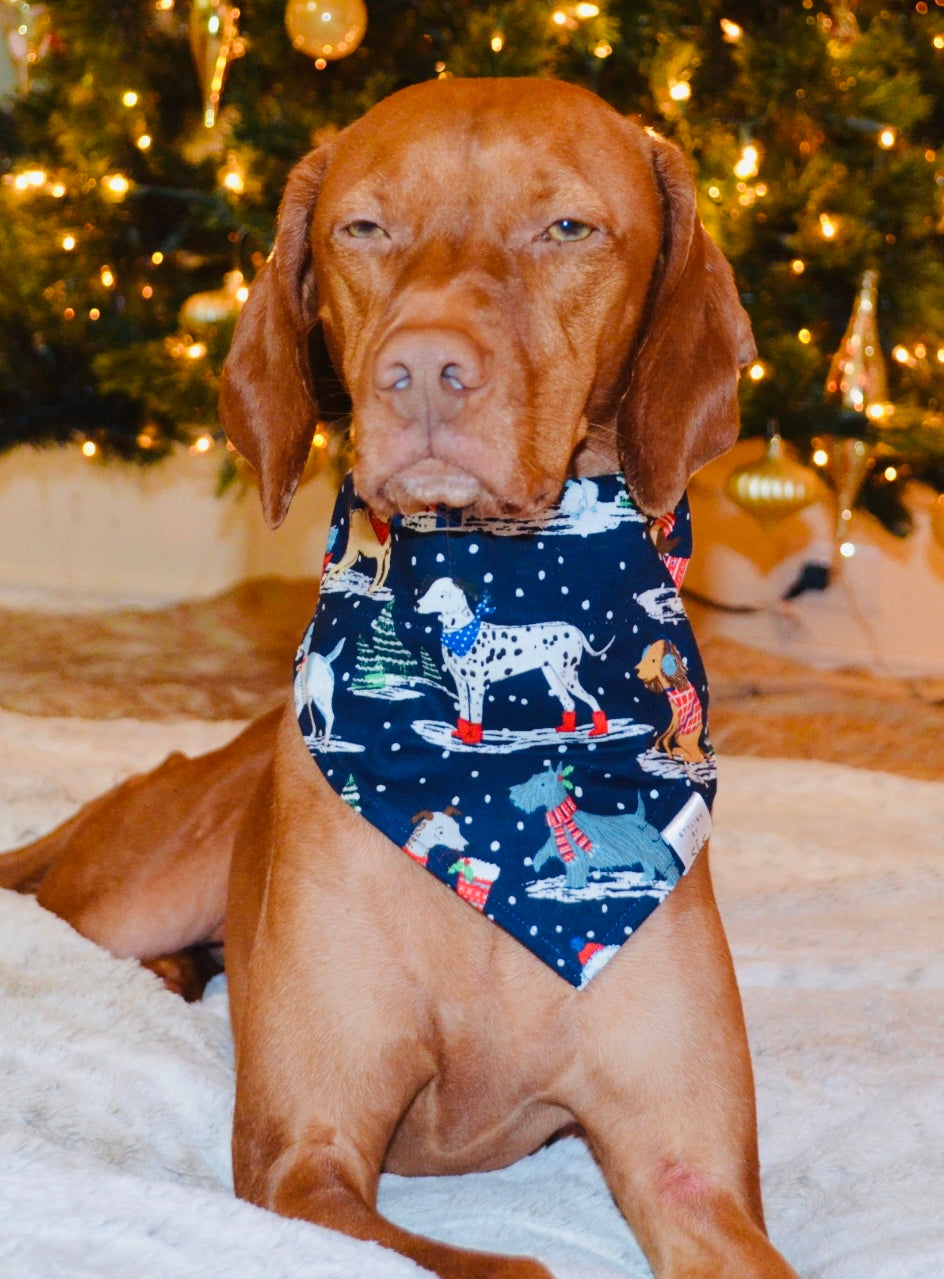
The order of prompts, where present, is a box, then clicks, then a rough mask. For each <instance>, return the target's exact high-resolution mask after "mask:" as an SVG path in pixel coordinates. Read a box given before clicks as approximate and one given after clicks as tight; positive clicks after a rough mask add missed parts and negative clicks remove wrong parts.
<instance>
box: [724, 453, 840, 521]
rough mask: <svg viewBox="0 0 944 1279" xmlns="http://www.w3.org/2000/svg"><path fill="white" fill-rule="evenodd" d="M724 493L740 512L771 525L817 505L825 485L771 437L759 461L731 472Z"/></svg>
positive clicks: (824, 491)
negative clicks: (742, 511) (806, 507)
mask: <svg viewBox="0 0 944 1279" xmlns="http://www.w3.org/2000/svg"><path fill="white" fill-rule="evenodd" d="M724 490H725V492H726V493H727V495H728V497H729V498H730V499H731V501H732V502H735V503H736V504H737V505H738V506H740V507H741V509H742V510H745V511H748V512H749V513H750V514H751V515H754V516H756V517H757V519H759V520H760V522H761V523H762V524H763V525H765V526H771V525H773V524H775V523H777V521H778V520H783V519H786V517H787V516H788V515H793V514H795V513H796V512H797V511H802V510H803V508H804V507H805V506H809V505H810V504H811V503H812V502H818V501H819V500H820V499H821V498H822V497H823V496H824V495H825V493H826V486H825V485H824V484H823V481H822V480H821V479H820V477H819V476H818V475H817V474H816V472H815V471H814V470H811V468H810V467H808V466H804V465H803V464H802V463H801V462H798V461H796V459H795V458H792V457H790V456H789V455H788V454H787V452H786V449H785V447H784V443H783V440H782V439H781V437H780V436H779V435H772V436H771V437H770V439H769V440H768V441H767V451H766V453H765V454H764V456H763V458H761V460H760V461H759V462H748V463H747V465H746V466H739V467H738V468H737V470H736V471H732V472H731V474H730V475H729V476H728V479H727V482H726V483H725V486H724Z"/></svg>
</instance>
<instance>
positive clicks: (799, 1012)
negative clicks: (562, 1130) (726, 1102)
mask: <svg viewBox="0 0 944 1279" xmlns="http://www.w3.org/2000/svg"><path fill="white" fill-rule="evenodd" d="M235 727H236V726H235V725H208V724H201V723H194V722H187V723H180V724H176V725H160V726H157V725H154V724H141V723H136V722H133V721H128V720H117V721H112V722H108V723H98V722H95V723H90V722H85V721H79V720H66V719H61V720H54V719H28V718H25V717H20V716H15V715H11V714H6V713H0V796H2V803H0V847H10V846H12V845H14V844H16V843H18V842H20V841H22V840H25V839H27V838H29V837H31V836H32V835H35V834H38V833H40V832H41V831H43V830H45V829H47V828H49V827H50V826H52V825H54V824H55V823H57V822H58V821H60V820H61V819H62V818H64V817H65V816H67V815H68V814H69V813H70V812H71V811H72V810H73V809H74V808H75V807H76V806H77V805H78V804H79V803H80V802H81V801H82V800H83V799H85V798H87V797H89V796H91V795H92V794H95V793H98V792H99V791H100V790H102V789H103V788H104V787H106V786H108V785H110V784H112V783H113V782H114V781H116V780H118V779H119V778H120V777H122V776H124V775H125V774H126V772H128V771H131V770H132V769H133V770H134V771H137V770H139V769H141V768H142V767H145V766H149V765H150V764H152V763H155V762H157V761H158V760H159V759H160V758H162V757H163V755H164V754H165V753H166V751H167V750H168V749H170V748H171V747H172V746H181V747H183V748H184V749H185V750H189V751H199V750H203V749H208V748H210V747H211V746H215V745H217V744H219V743H220V741H221V740H222V739H224V738H225V737H226V736H228V735H229V734H230V733H231V732H232V731H233V730H234V729H235ZM716 819H717V820H716V830H717V833H716V836H715V839H714V842H713V854H712V855H713V860H714V866H715V877H716V881H717V886H718V890H719V895H720V897H721V901H722V909H723V912H724V914H725V917H726V921H727V925H728V929H729V933H730V936H731V941H732V945H733V948H734V952H735V957H736V962H737V966H738V970H739V975H740V980H741V983H742V988H743V992H744V998H745V1003H746V1007H747V1015H748V1022H749V1026H750V1034H751V1040H752V1046H753V1051H754V1056H755V1064H756V1072H757V1087H758V1103H759V1111H760V1128H761V1156H762V1160H763V1168H764V1187H765V1197H766V1203H767V1212H768V1220H769V1226H770V1230H771V1234H772V1235H773V1237H774V1239H775V1240H776V1241H777V1243H778V1245H779V1246H780V1247H781V1248H782V1250H783V1251H784V1252H785V1253H786V1254H787V1256H788V1257H789V1258H790V1259H791V1260H792V1261H793V1263H794V1265H795V1266H796V1267H797V1269H798V1270H799V1271H800V1273H801V1275H803V1276H804V1279H941V1275H942V1274H944V1091H942V1083H944V955H942V942H944V910H942V900H944V891H942V890H944V833H942V832H944V784H936V783H927V782H916V781H908V780H903V779H901V778H898V777H892V776H888V775H885V774H880V773H865V772H859V771H856V770H852V769H847V768H842V767H837V766H834V765H824V764H819V763H815V762H781V761H761V760H756V759H724V760H723V761H722V765H721V797H720V799H719V802H718V806H717V811H716ZM232 1090H233V1079H232V1066H231V1045H230V1038H229V1027H228V1020H227V1010H226V1001H225V994H224V992H223V991H222V989H219V988H218V989H217V990H216V991H214V992H211V993H210V994H209V995H208V997H207V999H206V1000H205V1001H204V1002H203V1004H201V1005H197V1006H189V1007H188V1006H187V1005H185V1004H184V1003H183V1002H181V1001H180V1000H178V999H176V998H175V997H174V996H172V995H170V994H168V993H166V992H165V991H164V990H163V989H162V987H161V986H160V985H159V984H158V982H157V980H156V979H155V978H152V977H151V975H150V974H148V973H145V972H144V971H142V970H141V969H139V968H138V967H137V965H136V964H134V963H132V962H126V961H125V962H120V961H117V960H115V959H112V958H111V957H110V956H109V955H107V954H105V953H104V952H102V951H101V950H99V949H97V948H96V947H95V946H93V945H91V944H90V943H89V942H87V941H85V940H84V939H83V938H81V937H78V936H77V935H76V934H74V933H73V932H72V931H71V930H70V929H69V928H68V927H66V926H65V925H64V924H63V923H61V922H60V921H59V920H57V919H55V918H53V917H52V916H50V915H48V914H46V913H45V912H44V911H42V910H40V909H39V908H38V907H37V906H36V904H35V903H34V902H33V901H31V900H28V899H24V898H21V897H18V896H16V895H14V894H11V893H0V1274H2V1275H4V1276H6V1275H9V1276H11V1279H12V1277H15V1279H56V1277H58V1276H62V1277H63V1279H82V1277H83V1276H96V1279H127V1276H128V1275H134V1276H135V1279H178V1277H179V1279H185V1277H186V1279H191V1277H192V1276H195V1275H204V1274H208V1275H227V1276H230V1275H232V1276H239V1279H254V1277H255V1276H259V1279H294V1277H295V1276H298V1279H301V1277H302V1276H304V1277H305V1279H341V1277H343V1279H361V1277H362V1276H372V1277H376V1279H400V1277H402V1279H407V1277H408V1276H410V1275H420V1274H421V1273H422V1272H421V1271H420V1270H419V1269H418V1268H417V1267H416V1266H414V1265H413V1263H412V1262H409V1261H407V1260H405V1259H404V1258H402V1257H398V1256H396V1255H394V1254H393V1253H390V1252H387V1251H385V1250H383V1249H381V1248H379V1247H377V1246H376V1245H373V1244H362V1243H355V1242H354V1241H352V1240H348V1239H346V1238H344V1237H342V1236H340V1235H336V1234H333V1233H331V1232H329V1231H325V1230H321V1229H319V1228H317V1227H315V1226H311V1225H307V1224H305V1223H302V1222H291V1221H284V1220H282V1219H280V1218H278V1217H275V1216H273V1215H271V1214H268V1213H265V1212H262V1211H260V1210H258V1209H255V1208H252V1207H250V1206H249V1205H247V1204H243V1203H240V1202H238V1201H237V1200H235V1199H234V1198H232V1195H231V1188H230V1165H229V1120H230V1109H231V1105H232ZM382 1206H383V1208H384V1210H385V1211H386V1212H387V1213H388V1214H389V1215H390V1216H392V1217H394V1218H395V1219H396V1220H398V1221H400V1222H403V1223H404V1224H406V1225H408V1226H410V1227H413V1228H415V1229H419V1230H422V1231H425V1232H427V1233H429V1234H433V1235H438V1236H440V1237H442V1238H444V1239H448V1240H452V1241H456V1242H464V1243H468V1244H470V1245H477V1246H479V1247H485V1248H492V1249H496V1250H507V1251H515V1252H527V1253H532V1254H535V1255H537V1256H539V1257H541V1258H542V1259H543V1260H544V1261H545V1262H546V1263H547V1264H548V1265H549V1266H550V1267H551V1269H552V1270H553V1272H554V1274H555V1275H557V1276H559V1279H617V1276H619V1277H620V1279H644V1277H645V1276H646V1275H648V1273H649V1271H648V1269H647V1267H646V1265H645V1263H644V1261H643V1260H642V1258H641V1256H640V1253H639V1251H638V1249H637V1248H636V1246H635V1244H634V1242H633V1240H632V1237H631V1236H630V1233H629V1231H628V1230H627V1228H626V1227H625V1226H624V1224H623V1222H622V1220H621V1218H620V1217H619V1215H618V1214H617V1212H616V1211H615V1209H614V1207H613V1206H612V1204H611V1202H610V1199H609V1196H608V1194H607V1192H606V1188H605V1186H604V1185H603V1182H602V1180H601V1178H600V1176H599V1174H598V1172H597V1171H596V1168H595V1167H594V1165H593V1163H592V1161H591V1160H590V1158H589V1157H588V1155H587V1153H586V1151H585V1150H584V1148H583V1146H582V1145H581V1144H580V1143H579V1142H577V1141H576V1140H574V1139H570V1140H567V1141H563V1142H560V1143H558V1144H557V1145H555V1146H553V1147H552V1148H550V1149H548V1150H545V1151H542V1152H540V1153H538V1154H536V1155H534V1156H532V1157H531V1158H530V1159H527V1160H524V1161H523V1162H522V1163H520V1164H518V1165H517V1166H515V1167H513V1168H510V1169H507V1170H505V1171H502V1172H495V1173H489V1174H485V1175H479V1176H469V1177H448V1178H429V1179H420V1180H405V1179H400V1178H396V1177H386V1178H385V1179H384V1182H383V1187H382Z"/></svg>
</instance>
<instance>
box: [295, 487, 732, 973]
mask: <svg viewBox="0 0 944 1279" xmlns="http://www.w3.org/2000/svg"><path fill="white" fill-rule="evenodd" d="M690 555H691V517H690V513H689V508H688V503H687V500H685V499H683V501H682V503H681V504H680V505H679V507H678V508H677V510H676V511H675V512H673V513H671V514H669V515H667V516H663V517H662V518H661V519H659V520H652V519H650V518H648V517H647V516H645V515H643V514H642V513H641V512H640V511H639V510H638V509H637V507H636V506H635V505H634V504H633V502H632V500H631V498H630V497H629V494H628V492H627V490H626V486H625V483H624V481H623V477H622V476H621V475H606V476H598V477H596V478H595V479H592V480H589V479H585V480H579V481H577V480H574V481H570V482H569V483H568V484H567V485H566V486H565V488H564V492H563V495H562V497H561V500H560V502H559V504H558V505H557V506H556V507H554V508H552V509H550V510H548V511H547V512H545V513H544V514H543V515H542V516H541V517H540V518H538V519H535V520H531V521H514V520H501V519H489V520H478V519H473V518H469V517H465V516H463V515H462V514H461V513H458V512H454V511H430V512H428V513H424V514H421V515H412V516H395V517H394V519H393V520H392V522H391V523H390V524H389V525H385V524H381V523H380V522H379V521H377V520H376V519H374V518H373V517H372V516H370V513H369V512H368V511H366V509H365V507H364V504H363V503H362V502H361V501H360V500H359V499H358V497H357V495H356V493H355V491H354V485H353V481H352V479H351V477H350V476H348V477H347V478H346V479H345V480H344V483H343V484H342V487H341V492H340V494H339V497H338V501H337V505H336V507H335V511H334V516H333V520H332V525H331V529H330V532H329V537H328V550H327V555H326V561H325V571H324V576H323V579H322V585H321V594H320V599H319V603H318V608H317V611H316V613H315V616H314V619H313V620H312V623H311V625H310V626H309V627H308V630H307V632H306V634H305V638H304V639H303V641H302V643H301V645H300V647H299V650H298V653H297V655H296V661H295V700H296V707H297V710H298V718H299V726H300V728H301V731H302V733H303V735H304V738H305V742H306V744H307V746H308V748H309V750H310V752H311V754H312V757H313V759H314V760H315V762H316V763H317V765H318V767H319V768H320V769H321V770H322V772H323V773H324V776H325V777H326V778H327V780H328V782H329V783H330V784H331V786H332V787H333V788H334V790H335V791H336V792H337V793H338V794H339V795H340V796H341V798H342V799H344V800H345V801H346V802H347V803H348V804H350V805H351V806H352V807H353V808H354V809H355V810H356V811H357V812H359V813H361V814H363V816H364V817H365V818H366V819H367V820H368V821H370V822H371V823H372V824H373V825H374V826H375V827H377V829H379V830H380V831H382V832H383V833H384V834H385V835H386V836H387V837H388V838H389V839H391V840H392V841H393V842H394V843H395V844H397V845H398V846H399V847H400V848H402V849H403V851H404V852H405V853H406V854H407V855H408V856H410V857H412V858H413V859H414V860H415V861H416V862H417V863H419V864H420V865H422V866H425V867H426V869H427V870H428V871H430V872H431V873H432V874H434V875H435V876H436V877H437V878H438V879H440V880H442V881H443V882H444V883H446V884H447V885H449V887H451V888H452V889H454V891H455V892H456V893H458V895H459V896H460V897H462V898H464V899H465V900H466V901H467V902H468V903H469V904H470V905H471V906H473V907H474V908H475V909H477V910H480V911H482V912H483V913H484V914H485V915H486V916H487V917H488V918H489V919H492V920H494V922H495V923H496V924H498V925H500V926H501V927H502V928H504V929H505V930H506V931H508V932H509V933H511V934H512V935H513V936H514V937H516V938H517V939H518V940H519V941H520V942H521V943H522V944H523V945H525V946H527V947H528V949H529V950H531V951H532V952H533V953H534V954H535V955H537V956H538V958H540V959H541V960H543V961H544V962H545V963H546V964H548V965H549V966H550V967H551V968H552V969H553V970H554V971H555V972H556V973H558V974H559V975H560V976H561V977H564V978H565V979H566V980H567V981H569V982H571V983H572V984H573V985H574V986H582V985H584V984H585V983H586V982H587V981H588V980H589V979H590V978H591V977H592V976H594V975H595V973H597V972H599V971H600V969H601V968H602V967H603V965H604V964H605V963H606V962H607V961H608V960H609V959H611V958H612V956H613V955H614V954H615V953H616V950H617V949H618V947H619V946H620V945H621V944H622V943H623V942H624V941H625V940H626V938H627V937H629V936H631V935H632V933H633V932H635V930H636V929H637V928H638V927H639V926H640V924H642V923H643V922H644V920H645V919H646V918H647V917H648V916H649V915H650V914H651V913H652V911H653V910H654V909H655V908H656V907H657V906H658V905H659V904H660V902H662V901H663V900H664V899H665V898H666V897H667V896H668V894H669V893H670V892H671V890H672V888H673V887H674V886H675V884H676V883H677V882H678V880H679V878H680V876H681V875H683V874H684V873H685V871H686V870H687V869H688V868H689V866H690V865H691V864H692V861H693V860H694V858H695V856H696V855H697V853H698V852H699V850H700V849H701V848H702V846H703V845H704V843H705V841H706V839H707V838H708V834H709V833H710V829H711V818H710V810H711V804H712V800H713V798H714V791H715V777H716V768H715V760H714V755H713V752H712V749H711V745H710V743H709V740H708V735H707V726H706V712H707V703H708V692H707V686H706V682H705V676H704V671H703V670H702V666H701V660H700V658H699V655H698V651H697V649H696V647H695V642H694V637H693V636H692V633H691V628H690V626H689V623H688V619H687V617H686V615H685V612H684V609H683V607H682V603H681V600H680V598H679V594H678V587H679V585H680V584H681V579H682V576H683V575H684V572H685V567H686V565H687V563H688V559H689V556H690Z"/></svg>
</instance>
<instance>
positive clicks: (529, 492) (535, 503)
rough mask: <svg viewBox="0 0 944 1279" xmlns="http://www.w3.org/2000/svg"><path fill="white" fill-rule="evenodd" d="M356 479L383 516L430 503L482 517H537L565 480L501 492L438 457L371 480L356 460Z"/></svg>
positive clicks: (412, 510)
mask: <svg viewBox="0 0 944 1279" xmlns="http://www.w3.org/2000/svg"><path fill="white" fill-rule="evenodd" d="M354 479H355V485H356V487H357V491H358V493H359V494H360V495H361V497H362V498H363V499H364V501H365V502H366V503H367V504H368V505H369V506H370V508H371V509H372V510H373V511H374V513H375V514H376V515H377V516H379V517H380V518H381V519H389V518H390V517H391V516H392V515H397V514H400V515H415V514H417V513H418V512H420V511H426V510H429V509H430V508H431V507H444V508H447V509H449V510H456V511H464V512H466V513H467V514H469V515H472V516H475V517H476V518H478V519H495V518H502V519H527V518H533V517H534V516H535V515H537V514H539V513H540V512H541V511H543V510H545V509H546V508H547V507H548V506H550V505H552V504H553V502H554V501H555V500H556V499H557V497H558V496H559V494H560V490H561V487H562V485H563V480H561V481H560V482H558V483H555V482H553V481H551V480H550V479H549V478H545V479H544V480H543V481H542V482H540V483H539V484H538V485H537V486H536V488H534V489H530V488H527V489H526V488H525V486H524V485H520V486H518V485H516V486H515V488H514V489H513V490H512V491H511V492H502V491H500V490H499V489H497V488H496V487H494V486H493V485H491V484H489V483H487V482H486V481H485V480H484V479H483V478H482V477H481V476H479V475H476V474H475V473H473V472H472V471H469V470H466V469H465V468H463V467H461V466H458V465H456V464H455V463H451V462H446V461H444V460H442V459H441V458H435V457H426V458H423V459H422V460H421V461H418V462H414V463H413V464H412V465H410V466H407V467H404V468H403V469H402V470H399V471H397V472H395V473H394V474H392V475H390V476H387V477H386V478H385V479H383V480H382V481H381V482H380V483H372V482H371V480H370V479H369V478H368V477H367V476H366V475H363V474H360V473H359V468H358V467H357V466H355V468H354Z"/></svg>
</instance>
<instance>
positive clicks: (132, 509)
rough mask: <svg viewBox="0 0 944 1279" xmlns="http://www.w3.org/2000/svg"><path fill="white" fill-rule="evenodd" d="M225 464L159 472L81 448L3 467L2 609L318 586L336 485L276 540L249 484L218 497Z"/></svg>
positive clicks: (307, 499)
mask: <svg viewBox="0 0 944 1279" xmlns="http://www.w3.org/2000/svg"><path fill="white" fill-rule="evenodd" d="M219 464H220V463H219V455H218V454H217V455H216V456H213V454H207V455H203V456H192V455H190V454H187V453H183V452H182V453H179V454H175V455H174V456H173V457H171V458H169V459H168V460H166V461H165V462H162V463H159V464H158V465H157V466H155V467H154V468H153V469H147V470H145V469H142V468H141V467H138V466H133V465H129V464H124V463H117V462H111V463H107V464H104V463H101V462H99V461H95V460H93V461H89V460H87V459H86V458H84V457H82V455H81V454H80V453H79V451H78V449H76V448H65V449H49V450H33V449H30V448H20V449H17V450H15V451H14V452H12V453H10V454H6V455H4V456H3V457H0V599H2V600H3V602H4V603H6V604H12V605H14V606H15V605H16V604H18V603H22V604H23V605H24V606H47V607H53V608H61V609H66V608H71V607H95V606H97V605H99V604H102V605H109V604H120V603H129V602H130V603H142V604H161V603H165V602H167V601H170V600H179V599H188V598H192V597H198V596H206V595H213V594H216V593H217V592H219V591H222V590H225V589H226V588H227V587H229V586H232V585H233V584H234V583H236V582H238V581H241V580H243V579H244V578H247V577H264V576H269V575H277V576H282V577H306V576H317V574H318V572H319V571H320V563H321V559H322V555H323V551H324V540H325V532H326V529H327V524H328V520H329V517H330V512H331V504H332V501H333V488H334V485H333V481H332V480H331V479H330V477H327V476H325V477H317V478H316V479H314V480H312V481H310V482H309V483H307V484H305V485H304V486H303V487H302V488H300V489H299V491H298V494H297V496H296V499H295V502H294V503H293V504H292V509H291V511H290V512H289V515H288V518H287V519H286V521H285V523H284V524H283V525H282V527H281V528H280V529H278V530H277V531H276V532H272V531H271V530H270V529H268V528H267V527H266V525H265V523H264V521H263V519H262V515H261V513H260V510H259V501H258V495H257V493H256V491H255V488H254V486H253V485H251V484H246V485H240V486H239V487H238V488H234V490H232V491H230V492H228V493H226V494H225V495H224V496H222V497H217V496H216V495H215V488H216V481H217V474H218V468H219Z"/></svg>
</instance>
